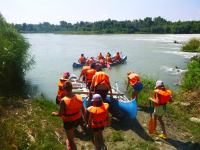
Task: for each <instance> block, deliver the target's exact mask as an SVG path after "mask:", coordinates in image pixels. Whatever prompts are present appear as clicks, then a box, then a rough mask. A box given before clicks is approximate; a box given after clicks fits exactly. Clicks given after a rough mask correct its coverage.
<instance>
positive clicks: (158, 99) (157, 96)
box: [149, 80, 172, 139]
mask: <svg viewBox="0 0 200 150" xmlns="http://www.w3.org/2000/svg"><path fill="white" fill-rule="evenodd" d="M155 88H156V90H154V92H155V93H154V99H153V98H151V97H149V100H150V101H152V102H153V104H154V106H155V107H154V116H153V124H154V127H153V129H154V133H155V134H156V125H157V120H158V121H159V122H160V125H161V128H162V131H163V133H162V134H160V135H159V137H161V138H163V139H167V133H166V129H165V124H164V122H163V120H162V117H163V115H164V114H165V113H166V105H167V102H172V99H171V93H172V92H171V91H170V90H167V89H165V86H164V83H163V82H162V81H161V80H158V81H157V82H156V87H155Z"/></svg>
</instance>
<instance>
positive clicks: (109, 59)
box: [107, 54, 113, 63]
mask: <svg viewBox="0 0 200 150" xmlns="http://www.w3.org/2000/svg"><path fill="white" fill-rule="evenodd" d="M107 63H113V61H112V58H111V55H110V54H109V55H108V57H107Z"/></svg>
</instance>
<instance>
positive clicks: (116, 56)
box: [115, 52, 121, 62]
mask: <svg viewBox="0 0 200 150" xmlns="http://www.w3.org/2000/svg"><path fill="white" fill-rule="evenodd" d="M120 54H121V53H120ZM120 60H121V57H120V55H119V52H117V54H116V55H115V61H116V62H119V61H120Z"/></svg>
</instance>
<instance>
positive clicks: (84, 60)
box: [78, 54, 87, 64]
mask: <svg viewBox="0 0 200 150" xmlns="http://www.w3.org/2000/svg"><path fill="white" fill-rule="evenodd" d="M86 60H87V58H85V57H84V54H81V57H80V58H79V60H78V62H79V63H80V64H85V63H86Z"/></svg>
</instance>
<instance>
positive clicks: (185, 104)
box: [181, 102, 190, 106]
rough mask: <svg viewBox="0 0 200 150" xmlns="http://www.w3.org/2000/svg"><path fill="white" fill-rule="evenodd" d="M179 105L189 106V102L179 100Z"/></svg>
mask: <svg viewBox="0 0 200 150" xmlns="http://www.w3.org/2000/svg"><path fill="white" fill-rule="evenodd" d="M181 105H183V106H189V105H190V103H189V102H187V103H184V102H181Z"/></svg>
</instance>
